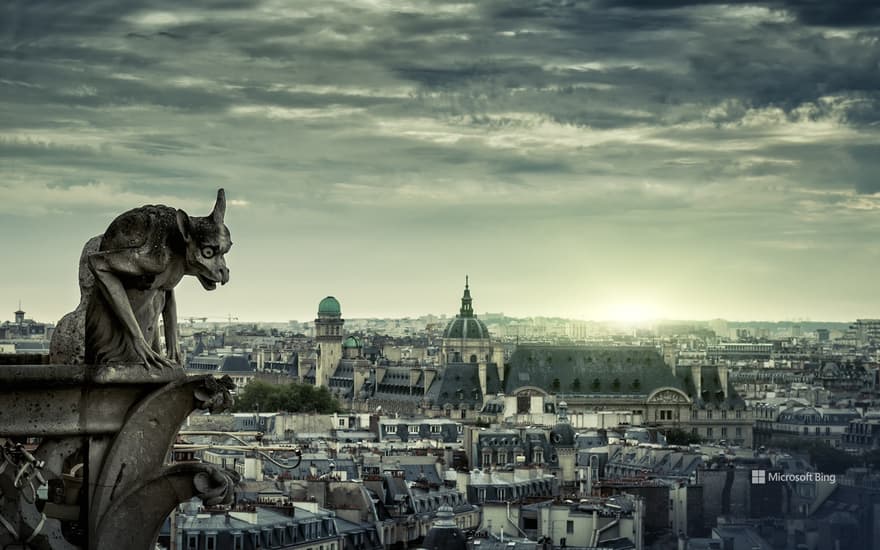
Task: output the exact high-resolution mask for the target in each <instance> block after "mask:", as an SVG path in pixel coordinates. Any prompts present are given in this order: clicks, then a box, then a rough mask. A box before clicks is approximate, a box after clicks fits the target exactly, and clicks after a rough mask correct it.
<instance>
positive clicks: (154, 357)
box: [135, 339, 178, 370]
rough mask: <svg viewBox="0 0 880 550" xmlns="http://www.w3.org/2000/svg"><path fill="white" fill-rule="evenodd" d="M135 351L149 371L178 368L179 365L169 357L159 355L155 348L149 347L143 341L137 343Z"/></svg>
mask: <svg viewBox="0 0 880 550" xmlns="http://www.w3.org/2000/svg"><path fill="white" fill-rule="evenodd" d="M135 342H136V344H135V351H136V353H137V354H138V356H139V357H140V358H141V360H142V361H143V363H144V367H145V368H147V369H159V370H162V369H173V368H175V367H177V366H178V365H177V363H175V362H174V361H173V360H171V359H169V358H168V357H165V356H163V355H162V354H160V353H157V352H156V351H155V350H154V349H153V348H151V347H150V346H148V345H147V342H146V341H144V340H143V339H141V341H140V342H137V341H135Z"/></svg>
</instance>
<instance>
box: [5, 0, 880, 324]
mask: <svg viewBox="0 0 880 550" xmlns="http://www.w3.org/2000/svg"><path fill="white" fill-rule="evenodd" d="M0 163H2V164H0V166H2V178H0V231H2V235H3V248H2V251H3V254H2V257H3V261H2V263H0V266H2V267H0V281H2V286H0V289H2V291H0V306H2V307H0V309H2V308H5V310H4V311H6V312H8V313H0V319H8V318H11V317H12V314H11V312H12V311H13V310H14V309H16V307H17V306H18V300H19V299H21V300H22V306H23V307H24V309H25V310H27V311H28V314H29V316H32V317H34V318H37V319H41V320H46V321H54V320H57V318H59V317H60V316H61V315H63V314H64V313H65V312H67V311H69V310H71V309H73V308H74V307H75V305H76V303H77V302H78V289H77V285H76V268H77V262H78V257H79V253H80V249H81V247H82V244H83V243H84V242H85V241H86V240H87V239H89V238H90V237H92V236H94V235H97V234H100V233H101V232H103V230H104V229H105V228H106V226H107V224H108V223H109V222H110V221H111V220H112V219H113V217H114V216H115V215H117V214H118V213H120V212H122V211H124V210H127V209H129V208H132V207H135V206H139V205H142V204H146V203H164V204H169V205H173V206H177V207H181V208H184V209H186V210H187V211H189V212H190V213H191V214H198V215H204V214H207V212H208V211H209V210H210V208H211V205H212V204H213V198H214V194H215V192H216V189H217V188H218V187H224V188H226V190H227V193H228V196H229V199H230V201H231V203H230V206H229V209H228V214H227V224H228V226H229V228H230V230H231V232H232V238H233V241H234V242H235V246H234V247H233V249H232V251H231V252H230V254H229V255H228V257H227V260H228V263H229V266H230V269H231V281H230V284H229V285H227V286H225V287H223V288H221V289H218V290H217V291H215V292H213V293H206V292H204V291H203V290H202V289H201V287H200V286H199V284H198V282H196V281H195V280H187V281H185V282H184V283H182V284H181V290H180V293H179V296H178V309H179V311H180V315H181V316H187V315H194V316H226V315H227V314H232V315H235V316H237V317H239V318H241V319H248V320H255V319H264V320H288V319H300V320H306V319H310V318H313V317H314V315H315V310H316V308H317V303H318V301H319V300H320V299H321V298H322V297H323V296H325V295H327V294H333V295H336V296H337V297H338V298H339V299H340V301H341V302H342V307H343V314H344V315H345V316H347V317H364V316H386V315H388V316H404V315H419V314H422V313H428V312H434V313H450V314H453V313H455V312H456V310H457V308H458V300H459V297H460V295H461V288H462V284H463V279H464V276H465V274H470V277H471V283H472V285H471V287H472V291H473V294H474V300H475V304H474V305H475V309H476V311H477V312H478V313H480V312H485V311H492V312H500V311H503V312H504V313H506V314H509V315H516V316H527V315H563V316H569V317H576V318H584V319H609V318H619V317H641V316H659V317H667V318H698V319H699V318H712V317H725V318H728V319H741V320H746V319H792V318H810V319H814V320H819V319H821V320H850V319H853V318H855V317H860V316H861V317H866V316H873V317H880V289H878V285H877V282H876V281H877V280H878V277H880V8H878V4H877V3H876V2H875V1H873V0H865V1H850V0H835V1H829V0H771V1H765V2H737V1H735V0H734V1H732V2H731V1H728V2H726V3H725V4H723V5H722V4H720V3H716V2H711V1H699V0H690V1H689V0H620V1H618V0H593V1H582V2H581V1H576V0H544V1H542V0H521V1H518V2H517V1H514V2H510V1H507V2H501V1H497V2H496V1H488V0H476V1H474V2H473V3H466V2H439V1H435V0H430V1H429V0H407V1H396V0H367V1H362V0H343V1H327V0H319V1H315V2H311V3H310V2H306V1H304V0H303V1H299V0H297V1H289V0H251V1H249V0H216V1H208V2H195V3H191V2H178V1H171V0H167V1H164V2H145V1H143V0H137V1H126V2H120V1H117V0H114V1H109V0H90V1H89V0H85V1H82V2H49V1H36V0H20V1H15V0H13V1H10V2H4V3H3V4H2V6H0Z"/></svg>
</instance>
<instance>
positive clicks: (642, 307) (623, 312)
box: [601, 301, 660, 323]
mask: <svg viewBox="0 0 880 550" xmlns="http://www.w3.org/2000/svg"><path fill="white" fill-rule="evenodd" d="M659 317H660V311H659V309H658V308H657V307H655V306H654V305H653V304H650V303H646V302H635V301H630V302H619V303H615V304H609V305H608V306H607V307H605V308H603V310H602V315H601V318H602V319H603V320H606V321H615V322H618V323H645V322H648V321H654V320H656V319H658V318H659Z"/></svg>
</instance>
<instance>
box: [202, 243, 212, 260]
mask: <svg viewBox="0 0 880 550" xmlns="http://www.w3.org/2000/svg"><path fill="white" fill-rule="evenodd" d="M202 256H204V257H205V258H211V257H213V256H214V249H213V248H211V247H210V246H206V247H205V248H203V249H202Z"/></svg>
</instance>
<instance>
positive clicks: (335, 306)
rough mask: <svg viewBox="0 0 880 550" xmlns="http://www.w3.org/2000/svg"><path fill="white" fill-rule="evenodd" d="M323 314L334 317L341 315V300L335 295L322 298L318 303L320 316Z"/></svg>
mask: <svg viewBox="0 0 880 550" xmlns="http://www.w3.org/2000/svg"><path fill="white" fill-rule="evenodd" d="M321 315H331V316H333V317H339V316H341V315H342V308H341V307H339V300H337V299H336V298H334V297H333V296H327V297H326V298H324V299H323V300H321V303H320V304H318V316H321Z"/></svg>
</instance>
